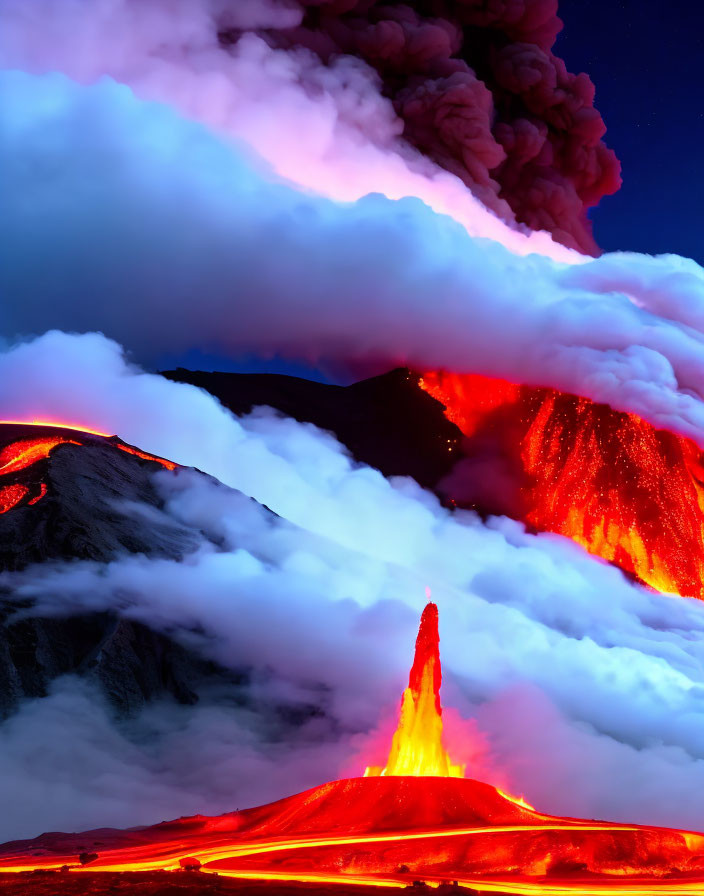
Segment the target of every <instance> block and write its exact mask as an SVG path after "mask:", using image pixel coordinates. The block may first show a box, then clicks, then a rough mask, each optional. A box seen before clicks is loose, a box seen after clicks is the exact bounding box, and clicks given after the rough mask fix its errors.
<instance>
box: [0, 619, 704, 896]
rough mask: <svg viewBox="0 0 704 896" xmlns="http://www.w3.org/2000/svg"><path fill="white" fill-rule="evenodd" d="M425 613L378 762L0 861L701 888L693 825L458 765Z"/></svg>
mask: <svg viewBox="0 0 704 896" xmlns="http://www.w3.org/2000/svg"><path fill="white" fill-rule="evenodd" d="M437 626H438V613H437V607H436V606H435V605H434V604H432V603H431V604H428V606H426V608H425V610H424V612H423V616H422V618H421V624H420V629H419V634H418V639H417V641H416V651H415V658H414V662H413V666H412V669H411V674H410V677H409V683H408V687H407V689H406V690H405V691H404V694H403V698H402V702H401V707H400V712H399V721H398V727H397V730H396V732H395V734H394V737H393V740H392V743H391V747H390V752H389V760H388V762H387V764H386V766H385V767H384V768H381V769H375V768H370V769H367V774H366V776H365V777H360V778H349V779H344V780H339V781H332V782H330V783H327V784H323V785H321V786H319V787H315V788H313V789H311V790H307V791H305V792H303V793H299V794H296V795H294V796H290V797H287V798H285V799H282V800H279V801H278V802H274V803H270V804H268V805H265V806H260V807H257V808H253V809H246V810H244V811H238V812H231V813H228V814H225V815H221V816H217V817H204V816H195V817H191V818H182V819H178V820H176V821H171V822H164V823H162V824H159V825H155V826H153V827H148V828H139V829H132V830H125V831H119V830H110V829H100V830H95V831H88V832H86V833H83V834H44V835H42V836H41V837H38V838H36V839H34V840H28V841H16V842H12V843H6V844H5V845H4V846H2V847H0V871H4V872H6V873H9V872H27V871H41V870H44V871H46V870H51V869H64V870H67V871H71V872H74V873H82V874H83V873H86V872H96V871H102V872H124V873H125V874H126V875H127V876H129V874H134V873H137V872H148V871H155V870H167V871H168V870H178V869H183V868H190V869H196V868H197V869H199V870H200V871H203V872H209V873H216V874H218V875H222V876H227V877H233V878H238V879H245V880H267V881H286V880H296V881H304V882H308V883H310V884H322V883H338V884H343V883H355V884H358V885H375V886H383V885H387V886H404V885H407V884H411V883H413V882H414V881H419V880H421V881H425V882H427V883H429V884H431V885H433V886H438V885H440V884H442V883H446V882H454V883H457V884H459V885H462V886H466V887H471V888H473V889H474V890H475V891H477V890H479V891H480V892H499V893H504V894H530V893H535V894H538V893H554V894H560V893H568V892H575V893H581V894H595V896H596V894H607V893H616V892H617V891H620V890H621V889H624V890H626V891H627V892H629V893H631V894H642V896H646V894H654V893H695V892H701V889H702V887H704V835H703V834H698V833H693V832H688V831H677V830H670V829H664V828H656V827H648V826H643V825H628V824H615V823H610V822H602V821H589V820H583V819H575V818H559V817H556V816H551V815H547V814H543V813H541V812H538V811H536V810H535V809H534V808H533V807H531V806H529V805H528V804H526V803H525V802H524V801H523V800H522V799H520V798H516V797H513V796H511V795H509V794H506V793H503V792H502V791H500V790H498V789H497V788H496V787H494V786H492V785H491V784H488V783H484V782H481V781H477V780H473V779H471V778H465V777H463V776H462V775H463V771H464V770H463V769H462V768H461V767H460V766H459V765H458V764H456V763H454V762H453V761H452V760H451V758H450V756H449V755H448V753H447V750H446V748H445V744H444V740H443V727H442V707H441V704H440V685H441V681H442V673H441V667H440V654H439V638H438V627H437ZM401 769H402V770H403V772H404V773H402V774H397V771H398V770H401Z"/></svg>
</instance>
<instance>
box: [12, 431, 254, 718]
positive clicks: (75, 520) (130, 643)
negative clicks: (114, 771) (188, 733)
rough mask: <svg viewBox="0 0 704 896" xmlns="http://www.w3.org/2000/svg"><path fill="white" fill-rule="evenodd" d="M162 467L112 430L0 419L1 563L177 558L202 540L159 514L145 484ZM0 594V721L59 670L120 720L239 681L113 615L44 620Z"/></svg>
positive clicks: (160, 506) (45, 687) (166, 466)
mask: <svg viewBox="0 0 704 896" xmlns="http://www.w3.org/2000/svg"><path fill="white" fill-rule="evenodd" d="M164 470H165V471H167V473H166V475H169V473H170V474H171V475H176V474H177V470H178V468H177V465H176V464H174V463H173V462H172V461H170V460H167V459H164V458H159V457H156V456H155V455H152V454H149V453H148V452H146V451H142V450H141V449H140V448H137V447H135V446H133V445H128V444H127V443H125V442H123V441H122V440H121V439H119V438H117V437H116V436H107V435H104V434H100V433H96V432H94V431H90V430H86V429H77V428H75V427H71V426H66V425H61V424H55V423H36V424H28V423H15V422H0V570H1V571H4V572H9V571H17V570H22V569H24V568H26V567H28V566H30V565H32V564H41V563H45V562H47V561H76V560H83V561H96V562H102V563H108V562H110V561H111V560H114V559H115V558H117V557H121V556H124V555H125V554H126V553H128V554H141V555H144V556H147V557H164V558H171V559H181V558H183V557H184V556H186V555H187V554H189V553H190V552H192V551H193V550H195V549H196V547H197V546H198V545H199V544H201V543H202V542H203V539H204V538H205V536H204V535H203V534H202V533H201V532H200V530H199V529H198V528H197V527H190V526H188V525H187V524H185V523H184V522H183V521H182V520H179V519H176V518H175V517H174V516H172V515H171V514H169V513H168V512H167V511H166V508H165V502H164V499H163V497H162V495H161V494H160V492H159V489H158V488H157V486H156V483H155V479H154V474H155V473H157V472H160V471H164ZM193 475H199V476H202V475H203V474H200V473H195V472H194V473H193ZM0 596H1V597H2V602H1V603H0V719H2V718H7V717H9V716H11V715H12V714H13V713H14V712H15V711H16V710H17V709H18V707H19V705H20V703H21V701H22V700H23V699H24V698H37V697H44V696H46V695H47V693H48V692H49V689H50V688H51V685H52V682H54V681H55V680H56V679H58V678H59V677H61V676H64V675H67V674H74V675H78V676H79V677H81V678H83V679H85V680H87V681H89V682H91V683H92V684H94V685H96V686H97V688H98V690H99V691H100V692H102V695H103V696H104V697H106V698H107V700H108V703H109V704H110V705H111V707H112V708H113V709H114V710H116V711H117V713H118V714H119V715H121V716H127V715H131V714H134V713H135V712H137V711H139V710H140V709H141V708H142V707H143V706H144V704H145V703H147V702H149V701H151V700H153V699H159V698H168V699H172V700H175V701H176V702H177V703H180V704H192V703H195V702H196V701H197V700H198V699H199V698H198V694H199V692H200V691H201V690H202V689H203V688H208V687H210V686H212V685H217V686H220V687H222V686H224V687H225V688H226V689H227V690H229V691H230V692H232V691H235V692H236V691H237V689H238V687H239V683H240V681H241V675H235V674H233V673H232V672H231V671H228V670H225V669H223V668H221V667H219V666H217V665H216V664H214V663H212V662H210V661H207V660H205V659H203V658H202V657H201V656H200V655H199V654H198V653H197V652H195V651H194V650H193V649H190V648H188V647H186V646H184V645H183V644H180V643H178V642H177V641H176V640H174V639H173V638H171V637H169V636H168V635H166V634H164V633H163V632H159V631H156V630H155V629H153V628H150V627H149V626H148V625H145V624H144V623H141V622H137V621H134V620H130V619H128V618H125V617H124V616H122V615H120V614H119V613H117V612H112V611H111V612H107V611H106V612H102V613H101V612H83V613H64V614H62V613H59V612H52V613H50V614H48V615H42V614H41V613H37V612H36V611H34V610H32V607H31V602H30V601H28V600H27V599H25V598H21V597H19V596H18V595H17V594H15V593H14V592H13V590H12V587H11V585H5V584H3V586H2V587H0Z"/></svg>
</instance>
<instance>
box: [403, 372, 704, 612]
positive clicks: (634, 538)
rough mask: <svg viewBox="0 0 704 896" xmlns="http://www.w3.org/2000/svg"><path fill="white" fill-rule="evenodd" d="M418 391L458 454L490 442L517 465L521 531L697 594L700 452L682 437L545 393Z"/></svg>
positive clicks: (703, 514) (703, 462)
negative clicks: (459, 447) (562, 541)
mask: <svg viewBox="0 0 704 896" xmlns="http://www.w3.org/2000/svg"><path fill="white" fill-rule="evenodd" d="M420 385H421V387H422V388H423V389H425V390H426V391H427V392H428V393H429V394H430V395H432V396H433V397H434V398H436V399H437V400H438V401H440V402H442V404H444V405H445V407H446V416H447V417H448V418H449V419H450V420H452V421H453V422H454V423H456V424H457V426H458V427H459V428H460V429H461V430H462V431H463V433H464V434H465V435H466V436H467V437H468V442H467V448H466V449H465V450H466V453H467V454H468V455H470V456H471V451H472V445H473V444H478V443H479V441H481V442H482V444H486V441H487V440H493V442H492V444H493V445H494V447H495V449H496V450H497V452H501V453H502V454H503V455H504V456H506V457H509V458H510V459H511V462H512V463H513V464H514V465H515V466H516V467H517V468H519V469H520V471H521V473H522V483H521V486H520V498H521V506H522V511H521V512H520V513H519V514H517V516H518V517H519V518H520V519H522V520H523V521H524V522H526V523H527V524H528V525H529V526H531V527H532V528H533V529H535V530H538V531H546V532H555V533H558V534H560V535H565V536H567V537H568V538H571V539H572V540H573V541H576V542H577V543H578V544H580V545H582V546H583V547H584V548H585V549H586V550H587V551H589V552H590V553H592V554H595V555H597V556H599V557H601V558H603V559H604V560H607V561H609V562H610V563H613V564H615V565H616V566H618V567H620V568H621V569H623V570H624V571H625V572H627V573H630V574H632V575H633V576H635V577H636V578H638V579H640V581H641V582H644V583H645V584H647V585H650V586H651V587H653V588H655V589H657V590H659V591H668V592H676V593H678V594H682V595H686V596H690V597H698V598H704V547H703V546H704V455H703V454H702V452H701V451H700V449H699V448H698V447H697V446H696V445H695V444H694V443H693V442H692V441H691V440H689V439H686V438H684V437H682V436H678V435H674V434H673V433H670V432H667V431H664V430H657V429H655V428H654V427H653V426H651V425H650V424H649V423H646V422H645V421H644V420H642V419H641V418H640V417H637V416H635V415H633V414H625V413H621V412H618V411H614V410H612V409H611V408H609V407H607V406H606V405H600V404H595V403H594V402H592V401H590V400H589V399H586V398H579V397H577V396H575V395H568V394H564V393H560V392H557V391H555V390H552V389H543V388H535V387H528V386H522V387H519V386H515V385H513V384H511V383H506V382H505V381H503V380H494V379H489V378H486V377H479V376H475V375H472V376H464V375H462V376H460V375H456V374H446V373H437V372H435V373H427V374H424V375H423V377H422V379H421V380H420ZM473 440H474V441H473Z"/></svg>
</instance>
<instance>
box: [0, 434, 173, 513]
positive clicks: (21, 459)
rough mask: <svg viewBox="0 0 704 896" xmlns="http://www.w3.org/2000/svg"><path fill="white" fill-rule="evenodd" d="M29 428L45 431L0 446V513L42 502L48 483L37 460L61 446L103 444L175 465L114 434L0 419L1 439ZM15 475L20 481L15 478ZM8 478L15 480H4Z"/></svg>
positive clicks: (164, 464) (165, 465) (168, 468)
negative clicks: (135, 446)
mask: <svg viewBox="0 0 704 896" xmlns="http://www.w3.org/2000/svg"><path fill="white" fill-rule="evenodd" d="M29 427H32V428H33V429H34V430H36V429H40V430H44V432H43V433H42V434H41V435H39V436H37V437H34V438H14V437H13V438H11V440H10V441H9V442H8V443H7V444H6V445H4V447H2V448H1V449H0V514H4V513H7V512H8V511H10V510H13V509H14V508H15V507H18V506H20V505H22V504H26V505H27V506H30V505H33V504H37V503H38V502H39V501H41V499H42V498H43V497H44V496H45V495H46V493H47V484H46V482H44V481H43V480H42V479H41V478H40V477H41V476H42V475H43V474H42V470H39V472H37V470H38V468H39V467H42V464H41V463H40V462H41V461H46V460H47V459H48V458H49V456H50V455H51V453H52V452H53V451H54V449H55V448H58V447H59V446H60V445H76V446H78V447H83V446H85V445H88V444H104V445H109V446H110V447H111V448H118V449H119V450H120V451H124V452H126V453H127V454H132V455H134V456H135V457H139V458H141V459H142V460H148V461H152V462H154V463H158V464H161V466H163V467H165V468H166V469H167V470H174V469H176V466H177V464H175V463H173V462H172V461H170V460H165V459H164V458H163V457H157V456H156V455H154V454H148V453H147V452H145V451H140V450H139V449H138V448H134V447H133V446H132V445H126V444H124V442H120V441H119V440H118V439H117V438H115V437H105V436H104V435H103V434H101V433H97V432H95V431H93V430H86V429H81V430H75V429H71V428H69V427H65V426H61V425H60V424H48V423H38V422H36V421H35V422H33V423H23V422H22V423H21V422H14V421H0V439H1V437H2V436H3V435H4V436H6V435H7V434H8V433H9V434H11V435H15V434H16V433H17V431H18V430H19V431H22V432H24V431H25V430H26V429H27V428H29ZM57 430H59V431H58V432H57ZM42 469H43V467H42ZM18 477H19V479H20V480H22V481H17V479H18ZM38 477H39V478H38ZM8 478H10V480H14V481H10V482H7V479H8ZM5 483H6V484H5Z"/></svg>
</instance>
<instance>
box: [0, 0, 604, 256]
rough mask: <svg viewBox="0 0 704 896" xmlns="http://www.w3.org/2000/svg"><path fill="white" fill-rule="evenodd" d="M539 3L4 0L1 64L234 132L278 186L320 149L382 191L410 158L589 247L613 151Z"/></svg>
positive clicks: (503, 213) (513, 214)
mask: <svg viewBox="0 0 704 896" xmlns="http://www.w3.org/2000/svg"><path fill="white" fill-rule="evenodd" d="M556 6H557V4H556V2H555V0H522V2H520V3H515V4H511V5H509V6H507V5H506V4H503V3H490V4H485V3H479V2H469V3H468V2H463V3H459V2H454V3H444V2H436V0H424V2H422V3H416V4H414V5H413V6H411V5H407V4H405V3H399V2H391V3H383V4H382V3H380V2H376V0H374V2H367V0H365V2H360V0H355V2H348V3H343V4H340V3H337V2H330V0H324V2H320V0H315V2H309V0H303V2H274V0H244V2H239V3H234V4H233V3H223V2H222V0H200V2H198V3H191V2H184V0H178V2H175V3H174V2H164V0H148V2H138V0H120V2H117V3H115V2H105V0H99V2H86V0H82V2H78V3H66V2H60V3H58V4H57V3H55V2H53V0H29V2H26V0H3V2H2V4H0V14H2V17H3V20H4V28H3V31H4V37H3V38H0V59H4V60H5V66H6V67H12V66H16V67H19V68H24V69H26V70H27V71H32V72H42V71H51V70H54V69H55V70H61V71H64V72H66V73H67V74H69V75H70V76H71V77H74V78H76V79H77V80H78V81H80V82H90V81H94V80H96V79H97V78H98V77H100V76H101V75H109V76H111V77H114V78H116V79H117V80H119V81H124V82H125V83H127V84H129V85H130V86H131V87H133V88H134V89H135V90H136V92H137V93H138V95H140V96H143V97H145V98H148V99H158V100H161V101H164V102H168V103H169V104H171V105H174V106H176V107H177V108H179V109H180V110H182V111H184V112H185V113H186V114H187V115H190V116H193V117H195V118H197V119H199V120H202V121H204V122H206V123H208V124H209V125H211V126H212V127H214V128H216V129H220V130H223V131H225V132H227V133H230V134H234V135H236V136H240V137H244V138H245V139H248V140H249V141H250V142H253V143H254V145H255V146H256V147H257V149H258V151H259V152H261V153H262V154H263V155H264V156H265V157H267V158H268V159H269V161H270V162H272V164H274V166H275V167H277V168H278V169H279V170H281V171H282V173H284V174H286V176H289V177H293V178H294V179H296V178H297V177H299V178H300V177H305V176H306V175H305V166H306V156H307V162H308V164H310V161H311V160H312V158H313V156H315V162H316V165H315V177H314V182H313V183H308V186H312V187H314V188H316V189H320V188H321V187H323V188H324V186H325V181H326V178H325V176H324V175H323V172H322V170H321V169H322V168H324V167H325V156H326V155H329V154H330V153H331V152H332V153H333V154H334V155H335V156H336V157H337V158H336V159H335V164H336V166H337V167H338V169H339V168H343V169H345V174H346V175H347V177H346V178H341V177H340V176H339V175H340V174H342V171H339V172H338V177H337V178H335V181H336V183H335V186H336V187H337V189H343V188H344V187H343V180H347V179H348V178H349V168H350V165H353V166H354V167H355V168H356V170H357V177H359V176H361V174H362V170H363V167H365V166H366V167H369V164H370V162H371V163H372V164H373V165H374V168H376V169H379V167H380V166H381V167H382V168H383V169H384V175H383V179H379V182H378V183H379V185H378V186H377V189H379V188H380V187H382V186H383V189H384V191H388V190H389V189H392V188H393V186H392V185H393V182H394V180H398V179H399V178H400V179H401V180H403V179H404V178H405V179H407V180H408V178H409V176H410V172H403V170H402V169H404V168H405V167H406V166H407V165H408V163H409V162H410V163H411V168H414V167H415V168H416V169H419V170H420V171H422V172H423V174H424V175H425V176H426V178H432V179H438V180H442V181H444V182H445V183H446V184H448V185H449V184H451V183H452V181H453V180H454V179H458V180H459V181H460V182H461V183H463V184H464V185H466V186H467V187H468V188H469V189H470V190H471V191H472V193H473V194H474V195H475V196H476V197H477V198H478V199H479V200H480V202H481V203H482V204H483V205H485V206H486V207H487V208H489V209H491V210H492V211H493V212H495V213H496V214H497V215H499V216H500V217H502V218H503V219H504V220H506V221H508V222H509V223H516V222H521V223H523V224H525V225H528V227H530V228H531V229H532V230H544V231H548V232H549V233H551V234H552V235H553V237H554V238H555V239H556V240H557V241H559V242H560V243H563V244H565V245H567V246H570V247H572V248H576V249H579V250H581V251H586V252H589V253H591V254H596V251H597V249H596V244H595V243H594V240H593V238H592V235H591V226H590V224H589V222H588V220H587V217H586V210H587V208H589V207H590V206H592V205H594V204H596V203H597V202H598V201H599V199H600V198H601V197H602V196H604V195H605V194H608V193H612V192H614V191H615V190H616V189H617V188H618V186H619V183H620V181H619V174H618V171H619V169H618V162H617V160H616V158H615V156H614V154H613V152H611V151H610V150H608V149H607V148H606V146H605V145H604V143H603V141H602V139H601V138H602V137H603V134H604V131H605V125H604V123H603V121H602V119H601V117H600V116H599V114H598V112H597V111H596V110H595V109H594V106H593V100H594V87H593V85H592V84H591V82H590V80H589V78H588V77H587V75H585V74H580V75H577V76H575V75H572V74H570V73H568V72H567V70H566V68H565V65H564V63H563V62H562V60H560V59H559V58H557V57H556V56H554V54H553V53H552V52H551V47H552V45H553V43H554V40H555V36H556V34H557V32H558V31H559V29H560V28H561V22H560V20H559V19H558V18H557V15H556ZM256 104H259V105H260V106H261V105H265V107H266V109H267V114H266V115H262V112H261V108H257V107H256ZM301 113H303V118H301ZM306 124H307V133H306V134H305V136H304V135H303V133H302V131H303V127H302V126H305V125H306ZM275 134H276V138H277V139H273V138H274V135H275ZM294 135H295V137H294ZM302 137H303V139H301V138H302ZM350 140H352V141H353V142H354V152H353V154H354V155H356V156H357V157H358V158H357V164H355V163H354V162H353V161H352V158H351V157H350V156H351V155H352V154H350V153H349V148H350V147H347V148H346V147H345V143H346V142H348V141H350ZM375 150H376V152H375ZM341 151H342V152H341ZM341 155H343V156H345V155H346V156H348V157H347V158H340V156H341ZM287 157H288V158H287ZM296 157H298V158H296ZM424 159H425V160H427V161H428V164H425V165H423V164H422V162H423V160H424ZM321 163H322V164H321ZM443 171H447V172H450V173H451V174H452V175H453V177H452V178H446V177H445V178H443V177H438V175H441V174H442V172H443ZM308 177H310V174H309V175H308ZM412 180H413V178H412V177H411V181H412ZM416 180H417V181H422V178H416ZM429 186H430V189H431V192H432V186H431V185H429ZM348 188H349V187H348ZM418 188H419V184H418V183H416V184H415V189H414V190H412V192H417V190H418ZM369 189H374V186H373V185H372V184H370V183H369V182H368V183H367V186H366V187H365V189H364V192H366V191H369ZM358 195H359V194H358ZM338 198H347V197H341V196H339V197H338Z"/></svg>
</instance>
